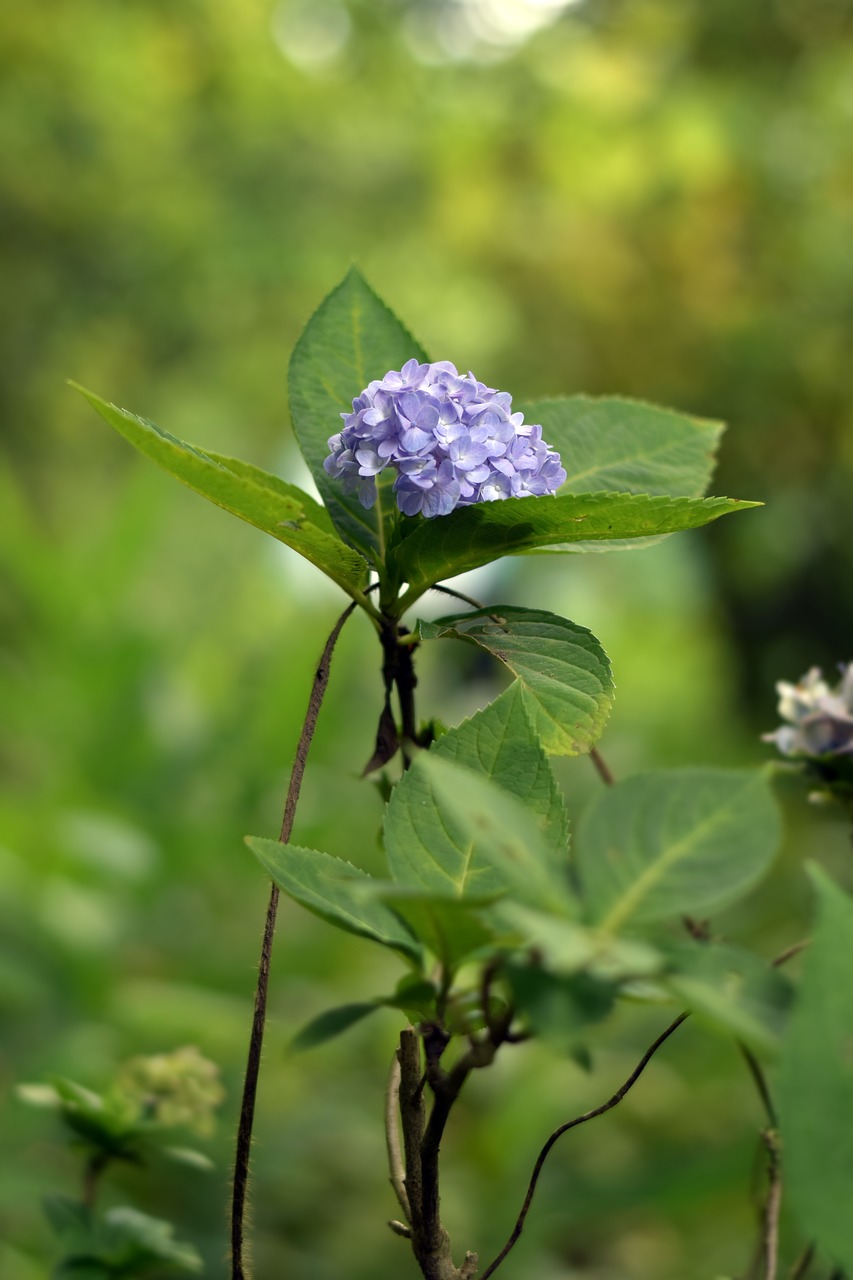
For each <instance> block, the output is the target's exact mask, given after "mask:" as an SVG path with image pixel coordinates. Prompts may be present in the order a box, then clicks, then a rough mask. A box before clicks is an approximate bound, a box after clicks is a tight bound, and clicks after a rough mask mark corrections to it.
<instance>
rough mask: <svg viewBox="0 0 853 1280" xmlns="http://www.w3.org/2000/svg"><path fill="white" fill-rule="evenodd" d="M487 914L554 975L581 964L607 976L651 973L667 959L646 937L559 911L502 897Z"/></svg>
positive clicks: (658, 970) (620, 978)
mask: <svg viewBox="0 0 853 1280" xmlns="http://www.w3.org/2000/svg"><path fill="white" fill-rule="evenodd" d="M491 915H492V916H493V917H496V918H498V919H499V921H500V923H501V924H502V925H503V927H504V929H505V930H509V931H511V933H512V934H513V942H514V944H515V946H516V947H517V948H525V949H526V950H528V951H531V950H533V951H535V952H536V953H537V955H539V956H540V957H541V960H542V965H543V966H544V967H545V968H546V969H548V970H549V972H551V973H555V974H557V975H570V974H573V973H579V972H580V971H581V970H584V971H585V972H587V973H591V974H594V975H596V976H597V977H599V978H603V979H605V980H607V981H617V980H618V981H620V982H625V981H634V980H636V979H646V978H650V977H654V976H655V975H657V974H659V973H661V972H662V971H663V969H664V967H665V964H666V958H665V956H664V955H663V953H662V952H661V951H660V950H659V949H658V948H657V947H654V946H651V945H650V944H649V943H647V942H645V941H643V942H640V941H638V940H637V939H635V938H617V937H614V936H613V934H610V933H604V932H603V931H602V930H601V929H597V928H594V927H591V926H590V925H586V924H582V923H580V922H579V921H577V920H567V919H566V918H565V916H564V915H561V914H560V913H559V912H554V911H550V910H547V909H536V908H533V907H528V906H526V905H525V904H524V903H521V902H513V901H511V900H509V899H508V898H503V899H502V900H501V901H500V902H499V903H497V904H496V906H495V907H494V908H492V911H491Z"/></svg>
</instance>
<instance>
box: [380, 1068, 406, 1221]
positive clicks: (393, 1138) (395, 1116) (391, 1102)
mask: <svg viewBox="0 0 853 1280" xmlns="http://www.w3.org/2000/svg"><path fill="white" fill-rule="evenodd" d="M399 1108H400V1058H399V1056H398V1055H397V1054H396V1053H395V1054H394V1058H393V1061H392V1063H391V1070H390V1071H389V1073H388V1084H387V1087H386V1089H385V1146H386V1149H387V1151H388V1171H389V1173H390V1175H391V1186H392V1187H393V1188H394V1194H395V1195H396V1197H397V1200H398V1202H399V1205H400V1208H401V1209H402V1210H403V1216H404V1217H405V1219H406V1222H409V1223H410V1222H411V1221H412V1211H411V1209H410V1208H409V1197H408V1196H407V1195H406V1171H405V1167H404V1165H403V1153H402V1151H401V1149H400V1130H399V1127H398V1126H399Z"/></svg>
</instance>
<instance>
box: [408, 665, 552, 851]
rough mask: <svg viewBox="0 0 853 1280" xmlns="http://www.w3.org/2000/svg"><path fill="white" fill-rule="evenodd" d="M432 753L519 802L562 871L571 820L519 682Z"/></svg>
mask: <svg viewBox="0 0 853 1280" xmlns="http://www.w3.org/2000/svg"><path fill="white" fill-rule="evenodd" d="M432 752H433V753H434V754H435V755H436V756H439V757H440V758H441V759H442V760H450V761H451V762H455V763H456V764H461V765H462V766H463V767H464V768H466V769H472V770H473V771H474V772H475V773H481V774H483V775H484V776H485V777H487V778H491V779H492V781H493V782H496V783H497V785H498V786H499V787H502V788H503V790H504V791H509V792H510V794H511V795H514V796H517V797H518V799H519V800H521V801H522V803H523V804H524V805H525V806H526V807H527V808H528V809H530V810H532V812H533V813H535V814H537V815H538V817H539V818H540V819H541V820H542V826H541V829H542V835H543V837H544V839H545V841H546V843H547V844H548V846H549V848H550V849H551V850H552V851H553V854H554V857H555V859H556V861H557V863H558V864H559V865H560V866H565V863H566V855H567V852H568V847H569V818H568V814H567V813H566V806H565V804H564V802H563V796H562V792H561V791H560V788H559V787H558V785H557V780H556V778H555V777H554V771H553V769H552V768H551V764H550V762H549V760H548V757H547V756H546V755H545V752H544V751H543V749H542V747H541V746H540V745H539V743H538V742H537V740H536V736H535V734H534V733H533V732H532V723H531V720H530V716H529V713H528V709H527V705H526V702H525V698H524V690H523V688H522V686H521V683H520V682H519V681H514V683H513V684H511V685H510V687H509V688H508V689H506V690H505V691H504V692H503V693H502V694H501V695H500V697H498V698H495V700H494V701H493V702H490V703H489V704H488V706H486V707H483V709H482V711H476V712H475V713H474V715H472V716H470V717H469V719H467V720H463V721H462V723H461V724H459V725H457V726H456V727H455V728H454V729H449V730H448V732H447V733H445V734H443V735H442V736H441V737H440V738H439V739H438V740H437V741H436V742H435V743H434V744H433V747H432ZM402 781H403V782H405V781H406V780H405V779H403V780H402ZM401 785H402V783H401ZM397 790H398V791H399V787H398V788H397Z"/></svg>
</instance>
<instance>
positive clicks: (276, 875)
mask: <svg viewBox="0 0 853 1280" xmlns="http://www.w3.org/2000/svg"><path fill="white" fill-rule="evenodd" d="M246 844H247V845H248V846H249V848H250V849H251V850H252V852H253V853H254V855H255V857H256V858H257V859H258V861H259V862H260V863H261V865H262V866H263V867H265V868H266V870H267V871H268V872H269V874H270V875H271V876H272V878H273V880H274V881H275V883H276V884H277V885H278V886H279V888H280V889H281V890H282V891H283V892H284V893H286V894H287V895H288V896H289V897H291V898H293V899H294V901H296V902H298V903H299V904H300V905H301V906H303V907H307V909H308V910H309V911H313V912H314V914H315V915H318V916H321V917H322V919H323V920H326V921H328V923H329V924H333V925H336V926H337V927H338V928H339V929H344V930H346V932H347V933H355V934H357V935H358V936H359V937H362V938H370V939H372V940H373V941H374V942H381V943H382V945H383V946H385V947H392V948H393V949H394V950H395V951H402V952H403V954H404V955H406V956H409V957H410V958H411V959H413V960H415V961H419V960H420V955H421V952H420V947H419V945H418V943H417V941H416V940H415V938H414V937H413V936H412V934H411V933H410V932H409V930H408V928H407V927H406V925H405V924H404V923H403V921H402V920H401V919H400V917H399V916H398V915H395V913H394V912H393V911H392V910H391V909H390V908H389V907H386V906H385V905H384V903H382V902H380V901H379V899H378V898H377V897H376V895H375V894H373V893H370V892H367V891H366V890H369V889H370V888H371V886H372V885H374V884H375V881H374V880H373V878H372V876H369V875H368V874H367V872H366V871H361V870H359V868H358V867H354V866H353V865H352V863H349V862H344V861H342V860H341V859H340V858H334V857H332V855H331V854H329V853H321V852H320V851H319V850H317V849H301V848H299V847H298V846H297V845H291V844H281V843H280V842H279V841H278V840H269V839H266V838H265V837H263V836H247V837H246Z"/></svg>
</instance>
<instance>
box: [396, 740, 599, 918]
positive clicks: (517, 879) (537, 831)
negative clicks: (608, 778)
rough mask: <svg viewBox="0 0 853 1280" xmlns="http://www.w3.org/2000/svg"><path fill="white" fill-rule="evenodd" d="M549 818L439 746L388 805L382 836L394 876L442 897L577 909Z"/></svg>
mask: <svg viewBox="0 0 853 1280" xmlns="http://www.w3.org/2000/svg"><path fill="white" fill-rule="evenodd" d="M546 832H547V818H546V817H543V816H540V815H538V814H537V813H536V812H534V810H532V809H528V808H526V807H525V806H524V805H523V804H522V803H521V802H520V801H519V800H517V799H516V798H515V796H513V795H511V794H510V793H509V792H508V791H505V790H503V789H502V788H501V787H499V786H497V785H496V784H495V783H494V782H492V781H491V780H490V779H489V778H488V777H485V776H483V775H482V774H478V773H474V772H472V771H471V770H470V769H466V768H463V767H461V766H460V765H459V764H457V763H451V762H450V761H449V760H445V759H442V758H441V757H440V756H439V755H438V754H437V753H436V752H434V751H429V752H424V753H423V754H422V755H420V756H419V757H418V758H417V759H416V760H415V762H414V764H413V765H412V767H411V769H409V771H408V773H407V775H406V777H404V778H403V780H402V781H401V782H400V783H399V785H398V787H397V789H396V792H395V795H394V797H393V799H392V802H391V804H390V805H389V808H388V814H387V815H386V826H385V841H386V846H387V850H388V860H389V863H390V866H391V871H392V874H393V876H394V878H395V880H397V881H398V882H399V883H401V884H404V885H413V886H415V887H420V888H425V889H427V890H429V891H434V892H437V893H439V894H440V895H444V896H451V897H457V898H460V899H461V898H473V899H475V900H483V899H487V898H489V897H492V896H495V897H496V896H499V895H501V894H503V893H506V892H508V891H509V892H511V893H512V895H513V897H515V898H517V899H518V900H519V901H523V902H528V903H530V904H531V905H533V906H540V907H542V906H546V905H547V906H548V907H549V908H553V909H555V910H562V911H564V912H565V913H566V914H572V913H573V911H574V902H573V899H572V897H571V894H570V892H569V888H568V879H567V875H566V874H564V872H563V871H562V870H561V868H560V867H559V865H558V863H557V861H556V859H555V857H554V849H553V844H552V843H549V840H548V836H547V834H546Z"/></svg>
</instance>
